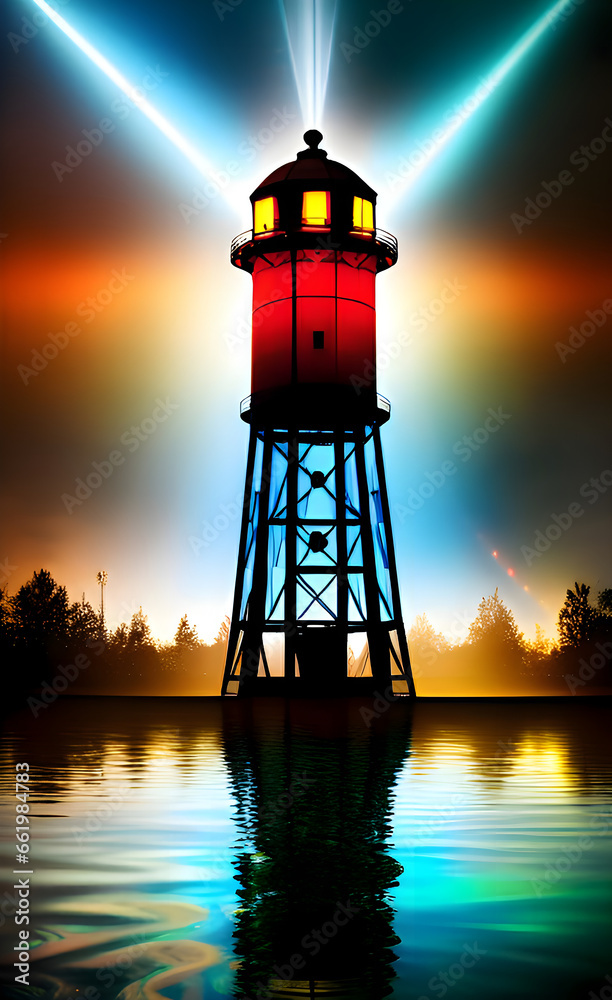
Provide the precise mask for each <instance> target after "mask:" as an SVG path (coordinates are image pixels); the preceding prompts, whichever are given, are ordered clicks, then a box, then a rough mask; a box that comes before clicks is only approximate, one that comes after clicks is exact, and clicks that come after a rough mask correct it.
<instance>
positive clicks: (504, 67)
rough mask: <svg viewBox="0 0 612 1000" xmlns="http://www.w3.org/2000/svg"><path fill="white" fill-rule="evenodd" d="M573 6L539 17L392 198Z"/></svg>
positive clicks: (568, 2) (558, 6) (437, 134)
mask: <svg viewBox="0 0 612 1000" xmlns="http://www.w3.org/2000/svg"><path fill="white" fill-rule="evenodd" d="M573 5H574V0H558V2H557V3H555V4H553V6H552V7H550V8H549V10H547V11H546V13H545V14H543V15H542V16H541V17H540V18H538V20H537V21H536V22H535V23H534V24H533V25H532V27H531V28H530V29H529V31H527V32H525V34H524V35H523V36H522V37H521V38H520V39H519V41H518V42H516V43H515V45H513V46H512V48H511V49H510V51H509V52H508V54H507V55H506V56H505V57H504V59H502V61H501V62H500V63H498V65H497V66H496V67H495V69H494V70H493V71H492V72H491V73H489V75H488V76H487V77H486V79H485V80H483V81H482V82H481V83H480V85H479V86H478V87H477V88H476V90H475V91H474V92H473V93H472V94H471V95H470V96H469V97H468V98H467V99H466V100H465V101H464V102H463V104H462V105H461V109H462V111H461V113H460V114H457V115H455V116H453V117H454V120H453V122H452V123H451V124H450V125H447V126H445V127H441V128H438V129H436V130H435V131H434V135H433V136H432V137H430V138H428V139H427V149H426V150H424V149H420V150H419V161H418V163H415V165H414V166H412V165H411V167H410V170H409V172H408V173H407V174H406V176H405V177H404V178H403V179H402V180H401V182H398V183H397V184H395V185H394V190H393V196H392V197H393V200H394V201H397V200H398V199H399V198H400V197H401V196H402V195H404V194H405V193H406V191H407V190H408V189H409V188H410V187H412V185H413V184H414V182H415V181H416V180H417V178H418V177H420V176H421V174H422V173H423V171H424V170H426V169H427V167H428V166H429V164H430V163H431V162H432V160H434V159H435V158H436V157H437V156H438V154H439V153H440V152H441V151H442V150H443V149H444V147H445V146H446V145H447V143H448V142H449V141H450V140H451V139H452V137H453V136H454V135H455V134H456V133H457V132H458V131H459V130H460V129H461V128H462V127H463V125H465V123H466V122H467V121H469V119H470V118H471V117H472V115H473V114H474V112H475V111H477V110H478V108H479V107H480V106H481V104H484V102H485V101H486V100H487V98H489V97H490V96H491V94H492V93H493V92H494V91H495V90H496V88H497V87H498V86H499V84H500V83H501V82H502V81H503V80H504V79H505V77H506V76H508V74H509V73H510V72H511V71H512V70H513V69H514V67H515V66H516V65H517V64H518V63H519V62H520V61H521V59H522V58H523V56H525V55H526V54H527V53H528V52H529V50H530V49H531V47H532V46H533V45H534V44H535V43H536V42H537V41H538V40H539V38H540V37H541V36H542V35H543V34H544V32H545V31H546V29H547V28H549V27H550V26H551V25H552V24H554V23H555V21H556V20H557V19H558V18H559V17H561V15H562V14H563V13H564V12H565V11H566V10H568V9H569V8H572V9H573ZM422 145H424V144H422Z"/></svg>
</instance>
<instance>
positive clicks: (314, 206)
mask: <svg viewBox="0 0 612 1000" xmlns="http://www.w3.org/2000/svg"><path fill="white" fill-rule="evenodd" d="M329 222H330V214H329V191H304V201H303V203H302V224H303V225H304V226H329Z"/></svg>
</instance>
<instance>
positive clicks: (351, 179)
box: [231, 130, 397, 426]
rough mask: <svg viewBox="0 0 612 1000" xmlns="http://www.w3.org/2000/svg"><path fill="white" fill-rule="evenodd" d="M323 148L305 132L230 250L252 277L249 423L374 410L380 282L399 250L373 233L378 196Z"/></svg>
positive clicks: (256, 197) (258, 193) (261, 191)
mask: <svg viewBox="0 0 612 1000" xmlns="http://www.w3.org/2000/svg"><path fill="white" fill-rule="evenodd" d="M322 138H323V137H322V135H321V133H320V132H317V131H316V130H311V131H309V132H306V134H305V135H304V139H305V141H306V143H307V144H308V148H307V149H304V150H302V151H301V152H299V153H298V154H297V158H296V160H295V161H293V162H291V163H287V164H285V165H284V166H282V167H279V168H278V169H277V170H275V171H274V172H273V173H272V174H270V175H269V177H267V178H266V179H265V180H264V181H263V182H262V183H261V184H260V185H259V187H258V188H257V189H256V190H255V191H254V192H253V194H252V195H251V203H252V206H253V228H252V229H251V230H249V231H247V232H246V233H243V234H242V235H241V236H239V237H236V239H235V240H234V241H233V243H232V248H231V260H232V263H233V264H234V265H235V266H236V267H239V268H241V269H242V270H245V271H249V272H250V273H251V274H252V276H253V317H252V322H253V332H252V371H251V397H250V399H249V403H248V407H247V408H245V410H244V411H243V417H244V418H245V419H247V420H249V421H250V420H251V419H252V417H253V415H254V414H255V413H257V415H258V417H259V418H262V417H264V418H265V416H266V414H268V413H269V415H270V419H272V416H274V420H275V422H276V423H277V424H278V420H279V417H280V416H281V415H282V412H283V411H286V410H287V405H288V406H289V408H290V409H292V410H293V409H295V407H296V406H298V407H301V406H302V404H303V406H304V407H306V408H307V407H308V405H309V404H310V405H312V404H313V403H314V402H315V401H316V403H317V406H318V407H319V416H320V415H321V408H322V410H323V411H326V410H329V413H330V417H337V416H339V415H340V414H344V416H345V417H346V418H347V419H349V420H350V419H351V418H352V417H353V416H354V417H356V418H357V417H358V418H360V419H361V418H362V417H363V415H364V412H363V411H364V407H369V408H370V409H371V408H372V401H374V408H375V409H376V406H375V399H376V384H375V376H372V372H374V371H375V363H376V312H375V279H376V274H377V273H378V272H379V271H383V270H385V269H387V268H389V267H391V266H392V265H393V264H395V262H396V260H397V242H396V240H395V238H394V237H393V236H391V235H390V234H389V233H385V232H383V231H382V230H380V229H377V228H376V192H375V191H374V190H373V189H372V188H371V187H369V185H367V184H366V183H365V181H363V180H362V179H361V178H360V177H359V176H358V175H357V174H356V173H354V171H352V170H351V169H350V168H348V167H346V166H344V165H343V164H341V163H337V162H336V161H334V160H330V159H328V157H327V153H326V152H325V150H323V149H320V148H319V143H320V142H321V139H322ZM364 376H367V377H365V378H364ZM356 386H358V387H359V389H360V391H359V392H357V391H356ZM279 407H280V411H279ZM383 419H384V418H383ZM300 423H301V426H304V423H303V419H302V415H301V413H300Z"/></svg>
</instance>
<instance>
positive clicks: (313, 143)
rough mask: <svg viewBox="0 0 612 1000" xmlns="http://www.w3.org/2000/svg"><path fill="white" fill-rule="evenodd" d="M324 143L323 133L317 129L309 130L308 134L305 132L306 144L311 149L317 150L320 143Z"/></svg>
mask: <svg viewBox="0 0 612 1000" xmlns="http://www.w3.org/2000/svg"><path fill="white" fill-rule="evenodd" d="M322 141H323V133H322V132H319V130H318V129H316V128H309V129H308V131H307V132H304V142H305V143H306V145H307V146H310V148H311V149H316V148H317V146H318V145H319V143H320V142H322Z"/></svg>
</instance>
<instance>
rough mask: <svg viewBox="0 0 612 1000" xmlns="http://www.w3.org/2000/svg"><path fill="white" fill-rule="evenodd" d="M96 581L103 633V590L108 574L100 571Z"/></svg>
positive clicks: (102, 570) (103, 570)
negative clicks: (98, 590)
mask: <svg viewBox="0 0 612 1000" xmlns="http://www.w3.org/2000/svg"><path fill="white" fill-rule="evenodd" d="M96 580H97V581H98V583H99V584H100V622H101V623H102V631H104V588H105V586H106V584H107V582H108V573H107V572H106V570H105V569H101V570H100V572H99V573H98V575H97V577H96Z"/></svg>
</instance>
